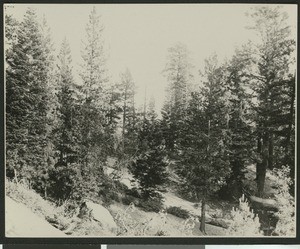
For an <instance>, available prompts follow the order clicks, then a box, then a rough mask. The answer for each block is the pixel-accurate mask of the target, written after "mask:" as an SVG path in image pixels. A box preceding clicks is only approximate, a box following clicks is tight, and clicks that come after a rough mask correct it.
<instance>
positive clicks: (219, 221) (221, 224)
mask: <svg viewBox="0 0 300 249" xmlns="http://www.w3.org/2000/svg"><path fill="white" fill-rule="evenodd" d="M205 223H206V224H209V225H213V226H217V227H222V228H225V229H227V228H228V227H229V225H228V224H227V223H226V221H224V220H222V219H211V220H209V221H206V222H205Z"/></svg>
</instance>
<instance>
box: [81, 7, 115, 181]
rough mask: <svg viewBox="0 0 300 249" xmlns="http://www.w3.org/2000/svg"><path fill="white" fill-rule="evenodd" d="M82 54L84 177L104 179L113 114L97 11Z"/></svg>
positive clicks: (101, 27)
mask: <svg viewBox="0 0 300 249" xmlns="http://www.w3.org/2000/svg"><path fill="white" fill-rule="evenodd" d="M86 37H87V38H86V41H85V42H84V44H83V46H84V47H83V50H82V59H83V64H82V69H81V72H80V76H81V78H82V83H83V84H82V85H81V86H80V92H81V98H80V101H81V118H80V125H81V150H80V151H81V155H80V156H81V160H82V162H81V165H82V169H81V173H82V175H83V177H87V178H90V177H96V178H97V177H99V176H101V175H102V173H101V172H102V167H101V162H105V161H106V157H107V153H106V143H105V140H106V139H105V138H106V134H105V125H106V115H107V113H108V111H109V106H108V103H109V98H110V95H109V91H108V84H107V83H108V77H107V70H106V67H105V61H106V56H105V51H104V39H103V25H102V24H101V22H100V17H99V16H98V14H97V12H96V8H95V7H93V9H92V11H91V13H90V15H89V22H88V24H87V26H86ZM96 181H97V180H96Z"/></svg>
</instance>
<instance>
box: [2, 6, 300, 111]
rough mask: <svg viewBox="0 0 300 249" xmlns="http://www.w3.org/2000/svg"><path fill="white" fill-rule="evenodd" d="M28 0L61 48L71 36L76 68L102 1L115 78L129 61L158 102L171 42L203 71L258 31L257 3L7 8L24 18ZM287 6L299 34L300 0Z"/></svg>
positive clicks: (142, 88) (139, 84)
mask: <svg viewBox="0 0 300 249" xmlns="http://www.w3.org/2000/svg"><path fill="white" fill-rule="evenodd" d="M10 6H11V5H10ZM28 6H34V7H35V8H36V9H37V11H38V14H39V15H40V16H41V15H43V14H44V15H45V16H46V19H47V21H48V24H49V26H50V28H51V33H52V38H53V42H54V45H55V48H56V52H57V51H58V50H59V47H60V44H61V41H62V40H63V38H64V37H66V38H67V40H68V41H69V43H70V46H71V50H72V57H73V62H74V74H76V73H77V69H78V64H79V63H80V62H81V56H80V48H81V41H82V40H83V39H84V36H85V25H86V23H87V21H88V15H89V13H90V11H91V9H92V7H93V6H96V10H97V12H98V14H99V15H101V16H102V22H103V24H104V27H105V30H104V39H105V45H106V50H107V53H108V55H109V59H108V64H107V66H108V70H109V73H110V75H111V78H112V80H114V81H116V80H119V75H120V73H121V72H122V71H124V70H125V68H126V67H128V68H129V70H130V71H131V73H132V76H133V78H134V80H135V83H136V85H137V87H138V90H137V96H136V100H137V102H138V104H142V103H143V98H144V92H145V86H147V94H148V99H149V97H150V96H151V95H154V97H155V100H156V105H157V108H160V107H161V106H162V103H163V100H164V96H165V88H166V85H167V82H166V79H165V78H164V77H163V75H162V70H163V69H164V67H165V64H166V56H167V49H168V48H169V47H171V46H173V45H174V44H176V43H177V42H181V43H184V44H185V45H186V46H187V47H188V49H189V51H190V52H191V58H192V63H193V64H194V65H195V74H198V70H199V69H201V68H202V67H203V62H204V59H205V58H206V57H208V56H209V55H211V54H212V53H214V52H215V53H216V54H217V55H218V57H219V58H220V59H221V60H222V59H224V58H226V57H227V58H230V56H231V55H232V54H233V52H234V50H235V48H236V47H237V46H240V45H241V44H243V43H245V42H247V41H248V40H249V39H250V40H253V39H254V37H253V33H252V31H250V30H247V29H246V28H245V27H246V26H247V25H249V23H250V22H249V21H250V19H249V18H248V17H246V15H245V13H246V12H247V11H249V10H250V8H251V6H253V5H249V4H239V5H238V4H227V5H224V4H223V5H222V4H152V5H149V4H140V5H138V4H123V5H122V4H94V5H88V4H77V5H76V4H39V5H37V4H32V5H28V4H22V5H21V4H17V5H16V4H14V5H13V8H12V7H8V8H6V9H7V10H6V11H7V12H8V13H13V15H14V16H15V17H16V18H18V19H19V20H20V19H21V18H22V17H23V15H24V12H25V10H26V8H27V7H28ZM283 10H284V11H286V12H288V14H289V23H290V24H291V26H292V27H293V30H294V31H293V32H294V34H296V23H297V5H284V6H283ZM196 79H197V78H196Z"/></svg>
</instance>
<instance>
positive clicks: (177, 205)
mask: <svg viewBox="0 0 300 249" xmlns="http://www.w3.org/2000/svg"><path fill="white" fill-rule="evenodd" d="M105 172H106V174H107V175H108V176H111V177H112V176H113V175H114V173H116V172H115V170H114V169H113V168H109V167H108V168H106V169H105ZM121 175H122V177H120V178H119V180H118V181H117V184H116V185H117V186H116V187H115V188H114V190H113V191H109V190H107V191H104V192H103V193H102V196H101V195H100V196H99V198H98V199H96V200H95V199H94V200H86V201H87V202H89V203H92V204H90V205H96V206H97V205H98V206H99V207H101V208H103V209H101V210H105V211H106V210H107V211H108V215H106V216H110V215H111V217H112V221H108V223H107V224H105V223H104V222H102V221H101V219H102V218H101V217H100V218H97V217H96V215H91V214H88V215H87V214H85V215H82V210H81V207H80V205H79V204H78V205H77V207H75V208H73V209H71V210H70V209H69V203H68V202H65V203H64V204H62V205H59V206H57V205H56V204H54V202H51V201H50V200H45V199H44V198H42V197H41V196H40V195H39V194H37V193H36V192H35V191H34V190H32V189H29V188H27V187H26V186H24V185H23V184H20V183H19V184H16V183H14V182H11V181H6V195H7V197H6V220H7V222H6V224H7V227H6V234H7V236H11V237H22V236H26V237H28V236H29V237H30V236H37V237H39V236H55V237H60V236H226V235H228V227H229V226H230V224H231V210H232V208H233V207H234V206H237V204H236V203H234V202H231V203H230V202H226V201H221V200H218V199H214V200H210V201H209V202H208V204H207V208H206V234H203V233H202V232H200V230H199V227H200V223H199V217H200V215H201V208H200V204H199V203H194V202H192V201H189V200H186V199H185V198H183V197H182V196H181V195H179V194H178V193H177V192H176V190H175V189H174V188H172V187H168V188H166V189H165V191H163V192H162V193H161V194H162V197H163V201H162V204H159V203H158V202H155V201H152V202H151V201H149V202H143V201H141V199H140V198H139V196H138V195H139V194H138V191H137V190H136V188H134V185H132V182H131V175H130V174H129V173H128V172H126V171H124V172H122V174H121ZM254 175H255V171H253V169H252V168H251V167H249V168H248V173H247V179H246V181H245V184H247V185H248V186H247V187H248V189H250V191H251V186H252V185H253V177H254ZM267 182H268V184H267V188H268V189H269V190H270V191H268V192H269V194H270V196H271V195H272V191H274V189H273V188H272V187H271V185H270V183H271V182H272V179H271V178H270V176H268V178H267ZM112 193H113V194H112ZM90 212H91V211H90ZM100 212H102V213H103V211H100ZM110 223H114V224H110Z"/></svg>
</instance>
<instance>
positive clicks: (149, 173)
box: [131, 117, 168, 199]
mask: <svg viewBox="0 0 300 249" xmlns="http://www.w3.org/2000/svg"><path fill="white" fill-rule="evenodd" d="M136 155H137V156H136V158H135V160H134V161H133V163H132V167H131V169H132V174H133V176H134V177H135V179H137V181H138V182H139V185H140V189H141V191H142V195H143V198H145V199H149V198H155V197H159V196H160V195H159V193H158V189H159V187H161V186H163V185H164V184H165V183H166V180H167V177H168V174H167V171H166V168H167V163H166V161H165V156H166V150H165V145H164V141H163V137H162V129H161V127H160V121H159V120H157V119H156V118H155V117H152V119H148V118H145V119H144V120H143V122H142V127H141V128H140V130H139V134H138V150H137V153H136Z"/></svg>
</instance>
